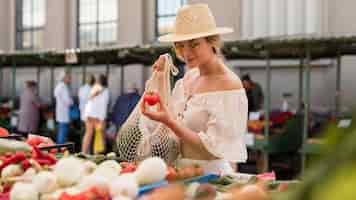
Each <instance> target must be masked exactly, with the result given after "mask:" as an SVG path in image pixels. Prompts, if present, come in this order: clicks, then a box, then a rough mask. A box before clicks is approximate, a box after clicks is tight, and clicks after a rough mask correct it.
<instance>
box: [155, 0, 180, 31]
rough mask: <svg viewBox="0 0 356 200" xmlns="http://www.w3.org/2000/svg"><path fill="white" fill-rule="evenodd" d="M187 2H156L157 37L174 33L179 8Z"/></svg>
mask: <svg viewBox="0 0 356 200" xmlns="http://www.w3.org/2000/svg"><path fill="white" fill-rule="evenodd" d="M184 4H186V0H169V1H167V0H156V36H160V35H163V34H166V33H169V32H172V31H173V30H172V29H173V26H174V19H175V16H176V13H177V10H178V8H180V7H182V6H183V5H184Z"/></svg>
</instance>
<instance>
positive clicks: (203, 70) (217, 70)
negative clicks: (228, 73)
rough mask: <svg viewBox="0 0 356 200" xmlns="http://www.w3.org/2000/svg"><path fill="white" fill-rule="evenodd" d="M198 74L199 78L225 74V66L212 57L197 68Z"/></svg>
mask: <svg viewBox="0 0 356 200" xmlns="http://www.w3.org/2000/svg"><path fill="white" fill-rule="evenodd" d="M199 72H200V75H201V76H210V75H220V74H223V73H225V65H224V64H223V63H222V61H221V60H220V59H219V58H218V57H213V58H211V59H210V60H209V61H208V62H206V63H204V64H202V65H200V66H199Z"/></svg>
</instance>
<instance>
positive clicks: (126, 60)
mask: <svg viewBox="0 0 356 200" xmlns="http://www.w3.org/2000/svg"><path fill="white" fill-rule="evenodd" d="M70 52H72V53H75V54H76V56H77V62H75V63H72V65H93V64H118V65H126V64H134V63H141V64H145V65H150V64H152V63H153V61H154V60H155V59H156V58H157V57H158V56H159V55H160V54H162V53H166V52H172V53H173V51H172V46H170V45H142V46H134V47H123V46H115V47H106V48H93V49H86V50H79V49H75V50H66V51H57V50H42V51H37V52H23V51H17V52H14V53H5V54H0V66H13V65H16V66H17V67H25V66H49V65H50V66H63V65H66V64H68V62H66V59H65V56H66V54H68V53H70ZM222 52H223V54H224V56H225V57H226V58H227V59H265V58H266V57H267V56H268V57H269V58H271V59H287V58H288V59H290V58H295V59H299V58H301V57H305V55H306V53H307V52H308V53H309V55H310V56H311V59H320V58H333V57H337V56H339V55H356V35H345V34H344V35H322V36H321V35H294V36H279V37H266V38H251V39H246V40H237V41H227V42H225V44H224V47H223V49H222Z"/></svg>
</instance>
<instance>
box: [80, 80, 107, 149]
mask: <svg viewBox="0 0 356 200" xmlns="http://www.w3.org/2000/svg"><path fill="white" fill-rule="evenodd" d="M107 86H108V83H107V78H106V76H104V75H100V76H99V78H98V79H97V80H96V83H95V85H94V86H93V88H92V90H91V91H90V96H89V100H88V104H87V105H86V107H85V119H86V121H85V135H84V138H83V143H82V152H83V153H89V146H90V143H91V139H92V138H93V135H94V131H95V137H96V138H95V139H94V145H93V146H94V148H95V146H96V142H97V141H101V144H99V146H100V147H101V148H100V149H98V150H95V149H94V153H100V152H102V151H104V150H105V138H104V134H103V132H104V130H105V120H106V117H107V110H108V105H109V97H110V95H109V90H108V88H107ZM98 137H99V138H98Z"/></svg>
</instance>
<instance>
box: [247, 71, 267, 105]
mask: <svg viewBox="0 0 356 200" xmlns="http://www.w3.org/2000/svg"><path fill="white" fill-rule="evenodd" d="M242 84H243V86H244V88H245V90H246V94H247V98H248V112H256V111H259V110H261V109H262V107H263V98H264V97H263V91H262V88H261V86H260V84H258V83H257V82H255V81H253V80H252V79H251V78H250V75H249V74H245V75H244V76H242Z"/></svg>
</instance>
